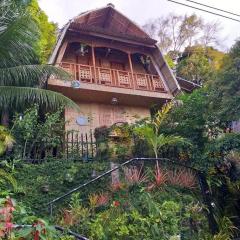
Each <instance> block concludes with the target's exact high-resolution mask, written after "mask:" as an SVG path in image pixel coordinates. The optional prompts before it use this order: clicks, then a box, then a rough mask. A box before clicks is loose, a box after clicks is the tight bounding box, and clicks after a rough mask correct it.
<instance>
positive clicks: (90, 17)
mask: <svg viewBox="0 0 240 240" xmlns="http://www.w3.org/2000/svg"><path fill="white" fill-rule="evenodd" d="M70 28H74V29H83V28H84V29H85V30H87V29H89V30H95V31H102V32H106V33H108V34H110V33H112V34H113V35H122V37H135V38H137V39H144V40H151V41H152V43H153V44H154V43H156V41H155V40H153V39H152V38H150V37H149V36H148V34H147V33H145V32H144V31H143V30H142V29H141V28H140V27H139V26H138V25H137V24H136V23H134V22H133V21H131V20H130V19H129V18H127V17H126V16H124V15H123V14H122V13H120V12H119V11H117V10H116V9H115V8H114V6H113V5H112V4H108V5H107V6H106V7H104V8H100V9H96V10H92V11H88V12H85V13H82V14H80V15H79V16H77V17H75V18H74V19H73V20H72V22H71V24H70Z"/></svg>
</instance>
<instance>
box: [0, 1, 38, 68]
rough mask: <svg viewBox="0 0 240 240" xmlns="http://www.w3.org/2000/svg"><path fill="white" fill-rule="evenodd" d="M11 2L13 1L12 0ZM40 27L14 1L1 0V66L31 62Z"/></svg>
mask: <svg viewBox="0 0 240 240" xmlns="http://www.w3.org/2000/svg"><path fill="white" fill-rule="evenodd" d="M10 2H11V1H10ZM37 37H38V28H37V26H36V24H35V22H34V21H33V19H32V18H31V16H30V15H29V14H28V13H27V11H24V10H23V9H21V8H19V7H18V8H17V7H16V6H15V5H14V4H13V3H12V2H11V3H9V2H8V1H1V2H0V66H1V67H9V66H15V65H19V64H30V63H31V61H32V60H33V58H34V51H33V50H34V44H33V43H34V42H35V41H36V40H37Z"/></svg>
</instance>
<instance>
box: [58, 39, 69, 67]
mask: <svg viewBox="0 0 240 240" xmlns="http://www.w3.org/2000/svg"><path fill="white" fill-rule="evenodd" d="M67 46H68V42H67V41H66V42H64V43H63V45H62V47H61V49H60V51H59V54H58V57H57V60H56V66H60V64H61V62H62V59H63V56H64V53H65V51H66V49H67Z"/></svg>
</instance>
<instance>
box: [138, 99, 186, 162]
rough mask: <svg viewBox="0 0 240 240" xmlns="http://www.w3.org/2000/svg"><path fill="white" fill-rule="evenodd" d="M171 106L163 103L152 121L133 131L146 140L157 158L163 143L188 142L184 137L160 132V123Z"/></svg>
mask: <svg viewBox="0 0 240 240" xmlns="http://www.w3.org/2000/svg"><path fill="white" fill-rule="evenodd" d="M171 108H172V103H168V104H166V105H164V106H163V108H162V109H161V110H159V111H158V112H157V114H156V115H155V116H154V118H153V119H152V121H150V122H148V123H146V124H144V125H142V126H139V127H137V128H136V129H135V132H136V133H137V134H138V135H140V136H141V137H143V138H144V139H145V140H146V141H147V143H148V145H149V146H150V147H152V149H153V152H154V154H155V158H158V152H159V150H160V148H161V147H163V146H165V145H173V144H177V143H185V144H190V143H189V142H188V141H187V140H186V139H185V138H182V137H180V136H173V135H170V136H166V135H164V134H161V133H160V127H161V124H162V122H163V121H164V120H165V118H166V117H167V114H168V112H169V111H170V109H171ZM157 164H158V162H157Z"/></svg>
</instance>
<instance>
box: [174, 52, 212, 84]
mask: <svg viewBox="0 0 240 240" xmlns="http://www.w3.org/2000/svg"><path fill="white" fill-rule="evenodd" d="M211 73H212V69H211V65H210V63H209V61H208V58H207V57H206V56H205V55H204V54H200V53H194V54H192V55H191V56H189V57H188V58H186V59H184V60H181V61H180V63H179V64H178V66H177V75H178V76H179V77H182V78H184V79H186V80H189V81H192V82H195V83H197V84H203V83H204V82H206V81H208V80H209V79H210V78H211Z"/></svg>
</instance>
